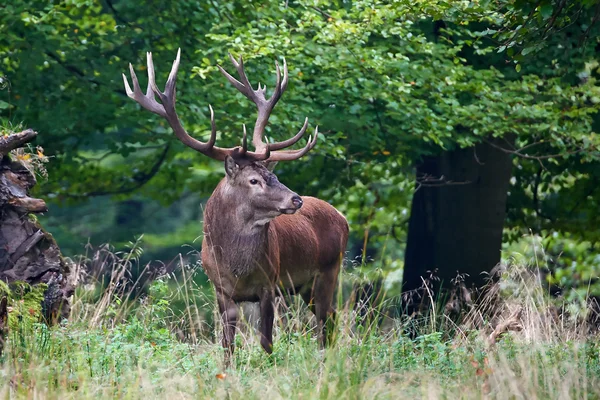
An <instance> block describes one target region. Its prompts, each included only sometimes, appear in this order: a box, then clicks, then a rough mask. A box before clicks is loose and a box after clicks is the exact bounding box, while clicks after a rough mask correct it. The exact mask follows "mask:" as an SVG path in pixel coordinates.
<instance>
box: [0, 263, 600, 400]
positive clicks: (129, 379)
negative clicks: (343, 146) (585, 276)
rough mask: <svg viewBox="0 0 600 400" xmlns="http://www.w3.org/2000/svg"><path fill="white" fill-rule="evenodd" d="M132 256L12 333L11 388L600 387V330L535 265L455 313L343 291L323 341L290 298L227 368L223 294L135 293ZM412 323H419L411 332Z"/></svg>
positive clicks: (356, 394)
mask: <svg viewBox="0 0 600 400" xmlns="http://www.w3.org/2000/svg"><path fill="white" fill-rule="evenodd" d="M129 262H130V259H129V258H128V257H127V256H125V257H123V258H122V259H118V260H116V261H114V266H113V267H114V269H113V276H114V277H116V278H114V279H113V280H112V281H111V282H112V284H111V285H109V286H108V288H107V289H106V290H104V291H103V292H102V293H101V295H98V294H97V293H98V292H97V290H96V291H94V290H92V288H88V289H87V290H83V289H82V290H80V291H79V292H78V294H77V298H76V299H75V301H74V306H73V313H72V317H71V320H70V321H69V322H66V323H64V324H62V325H60V326H57V327H53V328H48V327H46V326H45V325H43V324H34V325H33V326H31V325H25V324H23V325H19V326H18V327H17V328H16V329H13V330H12V331H11V332H10V333H9V340H8V344H7V348H6V351H5V354H4V355H3V356H2V359H1V364H0V395H1V396H2V397H3V398H33V399H41V398H44V399H45V398H51V399H54V398H56V399H68V398H76V399H86V398H94V399H95V398H126V399H138V398H147V399H150V398H183V399H186V398H190V399H192V398H194V399H196V398H230V399H240V398H243V399H264V398H269V399H278V398H294V399H317V398H318V399H340V398H344V399H346V398H347V399H362V398H379V399H387V398H428V399H437V398H447V399H488V398H490V399H491V398H498V399H531V398H539V399H569V398H600V382H599V381H598V377H599V376H600V340H599V339H597V338H596V337H595V336H594V335H593V334H590V333H589V327H588V326H587V325H586V324H585V323H583V322H581V319H578V318H576V317H575V316H573V315H571V316H570V317H569V316H567V315H566V314H562V315H559V314H557V313H556V312H555V310H556V308H555V306H554V305H553V304H552V303H551V301H550V300H549V299H548V297H547V296H546V295H545V290H544V288H543V286H542V285H541V282H540V280H539V278H537V275H536V274H535V271H533V273H532V271H531V270H530V269H528V268H524V267H519V266H515V265H513V266H511V267H510V268H508V269H507V270H506V271H505V273H504V274H503V276H502V279H501V280H500V282H499V283H498V284H497V285H496V286H495V287H494V290H491V291H490V295H489V296H488V298H487V299H486V301H484V302H482V303H481V304H480V305H478V306H476V307H473V308H472V309H471V310H470V311H469V312H468V313H466V314H465V315H464V316H463V317H461V318H460V319H458V320H451V319H450V318H449V317H448V316H446V315H444V313H443V312H442V309H441V308H440V309H438V310H437V311H436V312H435V313H431V314H429V315H428V316H422V317H419V318H413V319H410V318H403V319H394V318H384V319H383V320H381V319H379V320H378V321H379V322H380V323H378V324H377V326H375V324H370V325H369V324H368V323H365V322H364V321H360V317H359V314H357V313H356V312H355V311H354V310H353V308H352V307H350V306H348V305H347V304H345V303H342V304H341V305H340V312H339V313H338V315H339V316H338V324H337V327H336V339H335V340H336V341H335V344H334V345H333V346H332V347H330V348H328V349H326V350H320V349H319V348H318V346H317V341H316V337H315V332H314V321H313V320H312V317H311V315H310V314H309V313H308V311H307V310H306V309H305V307H304V306H303V305H302V304H301V302H300V301H293V302H291V304H290V305H289V306H285V307H284V306H280V307H279V314H278V316H277V326H276V332H275V344H274V352H273V354H272V355H270V356H268V355H266V354H265V353H264V352H263V351H262V350H261V348H260V345H259V344H258V340H257V336H256V333H255V332H256V331H255V330H254V329H253V327H252V326H249V325H252V324H251V323H246V324H243V325H242V326H241V327H240V332H238V335H237V336H236V340H237V348H236V353H235V357H234V365H233V367H232V368H231V369H228V370H224V369H223V365H222V351H221V348H220V345H219V344H218V343H216V339H215V338H216V337H218V336H219V334H218V326H217V327H215V326H214V324H212V322H211V321H212V319H211V317H213V318H214V314H215V312H216V311H215V309H214V305H213V302H212V300H211V299H210V297H207V295H206V294H201V293H197V290H198V288H197V287H195V286H194V284H193V279H192V276H191V273H189V272H188V273H187V275H186V274H185V273H184V274H183V275H180V276H179V277H178V278H177V280H175V278H170V279H166V278H162V279H160V280H158V281H156V282H155V283H153V284H152V286H151V287H150V289H149V290H148V296H147V297H145V298H143V299H141V300H140V299H138V300H136V301H135V302H134V303H135V304H132V303H131V302H128V301H124V300H122V299H123V298H124V297H125V296H123V290H125V289H124V287H123V286H120V285H119V281H118V280H119V277H122V276H123V270H124V269H126V268H127V266H128V265H129V264H128V263H129ZM119 288H122V289H119ZM91 293H96V295H95V296H94V295H92V294H91ZM340 302H341V300H340ZM174 304H181V305H180V306H178V307H175V306H174ZM372 311H374V312H375V313H378V312H380V310H372ZM433 315H436V317H435V319H433ZM408 324H411V326H416V327H417V334H416V335H415V336H413V337H409V336H408V335H406V334H405V333H404V332H405V331H406V329H405V328H406V327H407V325H408Z"/></svg>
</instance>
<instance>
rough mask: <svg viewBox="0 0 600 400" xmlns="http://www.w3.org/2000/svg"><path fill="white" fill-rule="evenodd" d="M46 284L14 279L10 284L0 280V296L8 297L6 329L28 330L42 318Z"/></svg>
mask: <svg viewBox="0 0 600 400" xmlns="http://www.w3.org/2000/svg"><path fill="white" fill-rule="evenodd" d="M47 287H48V286H47V285H46V284H44V283H40V284H37V285H34V286H31V285H29V284H28V283H26V282H22V281H15V282H12V283H11V284H10V285H8V284H6V283H5V282H4V281H2V280H0V296H6V297H8V307H10V309H11V311H10V312H9V314H8V329H9V332H10V331H14V330H18V331H22V330H25V331H29V330H31V328H32V327H33V326H34V324H36V323H38V322H39V321H40V320H41V319H42V302H43V300H44V293H45V291H46V289H47Z"/></svg>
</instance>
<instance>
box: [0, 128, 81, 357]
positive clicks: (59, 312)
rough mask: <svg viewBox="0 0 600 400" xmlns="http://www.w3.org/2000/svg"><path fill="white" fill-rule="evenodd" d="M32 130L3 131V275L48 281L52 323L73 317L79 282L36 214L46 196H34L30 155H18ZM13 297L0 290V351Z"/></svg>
mask: <svg viewBox="0 0 600 400" xmlns="http://www.w3.org/2000/svg"><path fill="white" fill-rule="evenodd" d="M36 135H37V133H36V132H35V131H33V130H31V129H27V130H24V131H22V132H19V133H0V280H2V281H4V282H5V283H7V284H9V285H11V284H13V283H16V282H22V283H24V284H28V285H32V286H35V285H39V284H44V285H45V287H46V290H45V292H44V299H43V301H42V304H41V310H42V316H43V318H44V319H45V320H46V322H47V323H50V324H52V323H56V322H57V321H59V320H61V319H63V318H66V317H68V315H69V311H70V304H69V298H70V297H71V295H72V294H73V291H74V287H73V285H72V284H71V283H70V282H69V279H68V278H69V276H70V270H71V268H70V265H69V263H68V262H67V261H66V260H65V259H64V258H63V257H62V255H61V253H60V249H59V247H58V245H57V244H56V241H55V240H54V239H53V237H52V235H50V234H49V233H48V232H46V231H44V229H42V227H41V226H40V224H39V223H38V222H37V219H36V218H35V214H36V213H42V212H45V211H47V207H46V203H45V202H44V200H41V199H36V198H32V197H29V190H30V189H31V188H32V187H33V186H34V185H35V184H36V178H35V170H34V165H33V164H31V163H30V162H28V160H30V158H31V155H27V154H26V153H23V152H22V151H21V153H23V154H25V156H19V154H20V153H19V151H20V150H23V149H22V148H23V146H24V145H26V144H27V143H28V142H30V141H31V140H33V139H34V138H35V137H36ZM7 296H10V295H9V294H6V293H0V351H1V346H2V343H3V341H2V338H1V337H2V336H3V335H2V331H3V330H4V331H5V330H6V329H7V326H8V325H7V323H6V320H7V315H8V309H10V301H9V299H7Z"/></svg>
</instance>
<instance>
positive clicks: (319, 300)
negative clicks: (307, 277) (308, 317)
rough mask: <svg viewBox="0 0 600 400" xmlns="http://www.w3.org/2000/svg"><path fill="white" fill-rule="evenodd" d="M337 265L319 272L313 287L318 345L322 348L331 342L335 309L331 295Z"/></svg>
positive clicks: (335, 282) (335, 280)
mask: <svg viewBox="0 0 600 400" xmlns="http://www.w3.org/2000/svg"><path fill="white" fill-rule="evenodd" d="M339 270H340V269H339V265H335V266H334V267H332V268H329V269H327V270H326V271H323V272H321V273H320V274H319V275H318V276H317V277H316V278H315V283H314V286H313V291H312V292H313V298H314V305H315V306H314V312H315V315H316V317H317V324H318V325H317V326H318V331H319V344H320V346H321V347H322V348H323V347H325V346H326V345H327V344H330V343H331V341H332V335H333V328H334V325H333V324H334V321H335V308H334V307H333V295H334V293H335V289H336V286H337V280H338V275H339Z"/></svg>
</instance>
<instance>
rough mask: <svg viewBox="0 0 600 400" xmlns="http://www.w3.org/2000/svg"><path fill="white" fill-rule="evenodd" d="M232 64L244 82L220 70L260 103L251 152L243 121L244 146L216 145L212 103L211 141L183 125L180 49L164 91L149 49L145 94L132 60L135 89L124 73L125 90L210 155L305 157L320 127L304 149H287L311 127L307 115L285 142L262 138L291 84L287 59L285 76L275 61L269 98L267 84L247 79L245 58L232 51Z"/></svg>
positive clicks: (217, 157)
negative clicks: (177, 108) (179, 95)
mask: <svg viewBox="0 0 600 400" xmlns="http://www.w3.org/2000/svg"><path fill="white" fill-rule="evenodd" d="M229 57H230V58H231V61H232V62H233V65H234V66H235V68H236V69H237V71H238V74H239V76H240V80H241V82H239V81H238V80H236V79H235V78H234V77H232V76H231V75H230V74H229V73H227V71H225V70H224V69H223V68H221V67H220V66H219V69H220V70H221V72H222V73H223V74H224V75H225V77H226V78H227V79H228V80H229V81H230V82H231V83H232V84H233V85H234V86H235V87H236V88H237V89H238V90H239V91H240V92H242V93H243V94H244V95H245V96H246V97H247V98H248V99H250V100H252V101H253V102H254V103H255V104H256V106H257V107H258V117H257V118H256V124H255V126H254V133H253V135H252V144H253V145H254V147H255V149H256V151H255V152H251V151H248V142H247V139H246V126H245V125H244V136H243V139H242V146H241V147H240V146H237V147H232V148H222V147H216V146H215V141H216V136H217V127H216V124H215V113H214V111H213V109H212V107H211V106H210V105H209V106H208V107H209V109H210V126H211V131H210V139H209V140H208V142H206V143H204V142H201V141H199V140H197V139H194V138H193V137H191V136H190V135H189V134H188V133H187V132H186V130H185V129H184V128H183V126H182V125H181V122H180V120H179V117H178V116H177V112H176V111H175V97H176V91H175V86H176V81H177V71H178V70H179V62H180V59H181V49H179V50H178V51H177V58H176V59H175V61H174V62H173V66H172V67H171V73H170V74H169V78H168V79H167V83H166V85H165V91H164V92H161V91H160V90H159V89H158V86H156V81H155V74H154V63H153V62H152V53H150V52H148V53H147V57H146V58H147V63H148V87H147V89H146V94H144V93H143V92H142V90H141V88H140V84H139V82H138V79H137V76H136V74H135V71H134V70H133V66H132V65H131V63H130V64H129V71H130V74H131V80H132V82H133V90H131V87H130V86H129V82H128V81H127V77H126V76H125V74H123V82H124V84H125V91H126V92H127V96H129V97H130V98H132V99H133V100H135V101H136V102H137V103H138V104H139V105H141V106H142V107H143V108H145V109H146V110H148V111H151V112H153V113H155V114H157V115H160V116H161V117H163V118H165V119H166V120H167V121H168V122H169V125H170V126H171V128H172V129H173V132H175V136H177V138H178V139H179V140H180V141H181V142H182V143H183V144H185V145H186V146H189V147H191V148H192V149H194V150H196V151H198V152H200V153H202V154H204V155H207V156H209V157H211V158H214V159H215V160H220V161H223V160H225V158H226V157H227V156H228V155H229V156H232V157H234V158H244V159H247V160H250V161H260V160H267V159H269V160H272V161H286V160H295V159H297V158H300V157H302V156H303V155H305V154H306V153H308V151H310V150H311V149H312V148H313V147H315V144H316V143H317V136H318V128H315V135H314V138H312V137H309V138H308V143H307V144H306V146H305V147H304V148H303V149H300V150H284V151H278V150H281V149H284V148H286V147H288V146H291V145H293V144H294V143H296V142H297V141H298V140H300V138H301V137H302V136H303V135H304V133H305V132H306V128H307V127H308V118H306V119H305V121H304V125H303V126H302V129H300V131H299V132H298V133H297V134H296V135H294V136H293V137H291V138H290V139H287V140H284V141H283V142H277V143H270V144H267V143H264V142H263V140H262V138H263V134H264V130H265V127H266V126H267V122H268V120H269V115H270V114H271V112H272V111H273V107H275V104H276V103H277V101H278V100H279V98H280V97H281V94H282V93H283V92H284V91H285V89H286V88H287V84H288V71H287V64H286V63H285V59H284V61H283V80H282V79H281V72H280V70H279V64H277V62H276V63H275V65H276V69H277V84H276V88H275V92H274V93H273V95H272V96H271V98H270V99H269V100H266V98H265V89H266V87H262V88H261V86H260V84H259V85H258V89H257V90H253V89H252V86H251V85H250V82H249V81H248V77H247V76H246V73H245V72H244V64H243V61H242V58H241V57H240V61H239V62H237V61H236V60H235V59H234V58H233V56H231V54H230V55H229ZM156 96H158V98H159V99H160V102H158V101H156Z"/></svg>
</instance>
